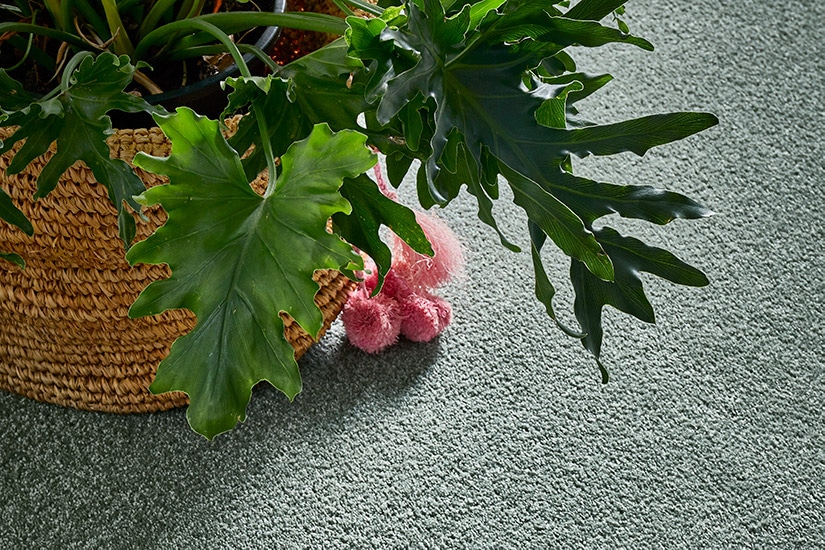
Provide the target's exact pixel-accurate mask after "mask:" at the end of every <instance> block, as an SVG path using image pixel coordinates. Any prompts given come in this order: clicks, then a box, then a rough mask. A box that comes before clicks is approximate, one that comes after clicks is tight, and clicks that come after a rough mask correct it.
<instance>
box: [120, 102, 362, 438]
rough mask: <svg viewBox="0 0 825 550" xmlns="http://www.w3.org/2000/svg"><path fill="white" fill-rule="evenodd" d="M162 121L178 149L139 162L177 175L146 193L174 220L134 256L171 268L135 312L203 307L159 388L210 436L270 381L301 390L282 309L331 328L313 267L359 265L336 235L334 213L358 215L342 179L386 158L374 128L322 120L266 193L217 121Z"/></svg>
mask: <svg viewBox="0 0 825 550" xmlns="http://www.w3.org/2000/svg"><path fill="white" fill-rule="evenodd" d="M156 120H157V122H158V124H159V125H160V127H161V128H162V129H163V131H164V133H166V135H167V136H168V137H169V139H170V140H171V142H172V153H171V155H170V156H169V157H168V158H166V159H160V158H155V157H150V156H147V155H139V156H138V157H137V158H136V159H135V163H136V164H137V165H138V166H140V167H142V168H146V169H148V170H151V171H153V172H157V173H160V174H164V175H166V176H168V177H169V180H170V183H169V184H168V185H163V186H159V187H155V188H152V189H149V190H147V191H146V192H145V193H144V194H143V195H142V197H140V199H139V200H140V202H141V203H143V204H147V205H151V204H160V205H161V206H162V207H163V208H164V209H165V210H166V211H167V212H168V215H169V217H168V221H167V222H166V224H165V225H164V226H163V227H161V228H160V229H158V230H157V231H156V232H155V233H154V234H153V235H152V236H150V237H149V238H148V239H146V240H145V241H143V242H140V243H137V244H136V245H135V246H134V247H132V249H131V250H130V251H129V253H128V255H127V258H128V260H129V261H130V262H131V263H138V262H144V263H151V264H157V263H166V264H168V265H169V267H170V268H171V270H172V275H171V277H170V278H169V279H165V280H161V281H156V282H154V283H152V284H150V285H149V286H148V287H147V288H146V289H145V290H144V291H143V293H142V294H141V295H140V297H139V298H138V300H137V301H136V302H135V304H134V305H133V306H132V308H131V310H130V315H132V316H134V317H139V316H144V315H153V314H157V313H160V312H161V311H164V310H166V309H173V308H186V309H189V310H191V311H192V312H194V313H195V315H196V317H197V325H196V326H195V328H194V329H193V330H192V332H190V333H189V334H187V335H186V336H184V337H182V338H179V339H178V340H177V341H176V342H175V343H174V345H173V346H172V349H171V351H170V353H169V356H168V357H167V358H166V359H164V360H163V361H162V362H161V364H160V366H159V368H158V373H157V376H156V379H155V381H154V382H153V384H152V386H151V390H152V391H154V392H164V391H173V390H176V391H183V392H186V393H187V394H188V395H189V397H190V403H191V404H190V406H189V409H188V411H187V417H188V419H189V423H190V424H191V426H192V428H193V429H194V430H195V431H197V432H198V433H201V434H203V435H204V436H206V437H208V438H211V437H213V436H215V435H216V434H218V433H221V432H223V431H226V430H229V429H231V428H232V427H233V426H234V425H235V424H236V423H237V422H238V421H242V420H243V419H244V417H245V410H246V405H247V403H248V401H249V398H250V394H251V390H252V387H253V386H254V385H255V384H257V383H258V382H259V381H262V380H266V381H268V382H269V383H271V384H272V385H273V386H275V387H276V388H278V389H280V390H281V391H283V392H284V393H285V394H286V395H287V396H288V397H289V398H290V399H291V398H293V397H294V396H295V395H296V394H297V393H298V392H299V391H300V389H301V377H300V373H299V371H298V365H297V363H296V362H295V358H294V354H293V349H292V347H291V345H290V344H289V343H288V342H287V341H286V339H285V338H284V334H283V328H284V325H283V321H282V320H281V318H280V317H279V312H286V313H288V314H289V315H291V316H292V317H293V318H294V319H295V320H296V321H297V322H298V323H299V324H300V325H301V326H302V327H303V328H304V330H306V331H307V332H308V333H309V334H311V335H317V333H318V332H319V330H320V329H321V326H322V323H323V315H322V313H321V311H320V310H319V309H318V308H317V306H316V305H315V302H314V297H315V294H316V292H317V290H318V284H317V283H315V282H314V281H313V278H312V277H313V274H314V272H315V271H316V270H319V269H351V268H354V267H357V266H358V265H360V257H359V256H358V255H357V254H355V253H354V252H353V250H352V249H351V247H350V246H349V245H348V244H347V243H345V242H343V241H342V240H341V239H340V238H338V237H337V236H335V235H332V234H330V233H328V232H327V231H326V225H327V221H328V219H329V218H330V216H332V215H334V214H337V213H349V212H350V211H351V207H350V204H349V203H348V202H347V200H346V199H344V197H342V196H341V194H340V192H339V189H340V187H341V185H342V182H343V180H344V178H347V177H356V176H358V175H360V174H362V173H364V171H366V170H367V169H369V168H370V167H372V166H373V165H374V163H375V156H374V155H373V154H372V153H371V152H370V151H369V150H368V149H367V148H366V147H365V137H364V136H363V135H361V134H358V133H356V132H354V131H351V130H345V131H341V132H338V133H333V132H332V131H331V130H330V129H329V127H328V126H326V125H318V126H316V127H315V128H314V129H313V130H312V132H311V133H310V135H309V136H308V137H307V138H306V139H304V140H302V141H300V142H297V143H295V144H293V145H292V146H291V147H290V148H289V149H288V150H287V151H286V152H285V153H284V154H283V156H282V157H281V170H280V175H279V176H278V178H277V180H273V181H270V183H269V186H268V188H267V191H266V193H265V194H264V195H263V196H261V195H258V194H256V193H255V192H254V191H253V190H252V188H251V187H250V185H249V179H248V178H247V176H246V175H245V173H244V169H243V166H242V164H241V159H240V156H239V155H238V153H237V151H236V150H235V149H233V148H232V147H230V146H229V144H228V143H227V142H226V140H225V139H224V138H223V137H222V136H221V134H220V132H219V131H218V123H217V122H215V121H212V120H209V119H206V118H203V117H199V116H197V115H195V114H194V113H193V112H192V111H190V110H188V109H179V110H178V112H177V114H175V115H171V116H165V117H162V116H159V117H157V118H156Z"/></svg>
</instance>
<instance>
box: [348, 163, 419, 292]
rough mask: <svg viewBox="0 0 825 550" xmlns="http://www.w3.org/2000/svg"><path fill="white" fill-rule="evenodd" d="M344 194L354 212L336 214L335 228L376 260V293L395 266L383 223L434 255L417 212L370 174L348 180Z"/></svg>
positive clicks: (404, 239)
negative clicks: (382, 231) (388, 194)
mask: <svg viewBox="0 0 825 550" xmlns="http://www.w3.org/2000/svg"><path fill="white" fill-rule="evenodd" d="M341 195H343V196H344V198H345V199H347V200H348V201H349V202H350V204H351V205H352V212H350V213H349V214H346V213H343V212H339V213H336V214H334V215H333V216H332V221H333V223H334V224H335V231H336V233H338V234H340V235H341V236H342V237H343V238H344V239H345V240H346V241H347V242H348V243H351V244H352V245H354V246H357V247H358V248H359V249H361V250H363V251H364V252H366V253H367V254H368V255H369V256H370V257H371V258H372V259H373V260H374V261H375V264H376V266H377V267H378V285H377V286H376V288H375V290H374V292H375V293H377V292H378V291H379V290H381V286H382V285H383V283H384V276H385V275H386V274H387V272H388V271H389V270H390V267H391V266H392V252H391V251H390V249H389V247H388V246H387V245H386V244H385V243H384V241H383V240H382V239H381V236H380V234H379V231H380V229H381V226H382V225H383V226H386V227H388V228H389V229H390V230H391V231H392V232H393V233H395V234H396V235H398V237H399V238H401V239H402V240H403V241H404V242H406V243H407V244H408V245H410V247H411V248H412V249H413V250H415V251H416V252H418V253H420V254H426V255H428V256H432V255H433V249H432V246H431V245H430V242H429V241H428V240H427V235H425V234H424V231H423V230H422V229H421V226H420V225H418V222H417V221H416V220H415V212H413V211H412V210H410V209H409V208H407V207H406V206H404V205H402V204H399V203H397V202H395V201H393V200H391V199H389V198H387V197H386V196H385V195H384V194H383V193H382V192H381V190H380V189H379V188H378V185H377V184H376V183H375V182H374V181H373V180H371V179H370V178H369V177H368V176H367V175H366V174H362V175H360V176H358V177H357V178H348V179H346V180H344V185H343V186H342V187H341Z"/></svg>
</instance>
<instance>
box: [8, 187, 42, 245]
mask: <svg viewBox="0 0 825 550" xmlns="http://www.w3.org/2000/svg"><path fill="white" fill-rule="evenodd" d="M0 218H2V219H3V220H5V221H7V222H9V223H10V224H12V225H14V226H16V227H18V228H19V229H21V230H22V231H23V232H25V233H26V235H29V236H31V235H33V234H34V227H32V223H31V222H30V221H29V219H28V218H27V217H26V215H25V214H24V213H23V212H21V211H20V209H19V208H17V207H16V206H15V205H14V202H12V200H11V197H10V196H9V195H8V193H6V191H5V190H3V189H0Z"/></svg>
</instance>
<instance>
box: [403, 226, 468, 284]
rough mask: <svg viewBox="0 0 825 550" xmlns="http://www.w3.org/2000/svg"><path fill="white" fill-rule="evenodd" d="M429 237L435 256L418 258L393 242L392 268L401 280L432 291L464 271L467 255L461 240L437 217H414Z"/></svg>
mask: <svg viewBox="0 0 825 550" xmlns="http://www.w3.org/2000/svg"><path fill="white" fill-rule="evenodd" d="M415 218H416V220H417V221H418V224H419V225H420V226H421V229H423V230H424V234H425V235H427V238H428V239H429V241H430V243H431V244H432V247H433V252H435V254H434V255H433V257H429V256H425V255H423V254H419V253H418V252H416V251H415V250H413V249H412V248H410V246H409V245H407V243H405V242H404V241H402V240H401V239H399V238H395V239H394V244H393V256H394V260H395V261H394V262H393V266H394V269H395V270H396V272H397V274H398V275H399V277H401V278H402V279H405V280H406V281H408V282H409V283H410V285H412V286H414V287H416V288H419V289H424V290H432V289H434V288H436V287H438V286H441V285H442V284H444V283H446V282H447V281H449V280H450V279H452V278H453V277H455V276H456V275H459V274H460V273H461V272H462V270H463V269H464V254H463V252H462V249H461V243H460V242H459V241H458V238H457V237H456V236H455V234H454V233H453V232H452V230H451V229H450V228H449V227H448V226H447V224H446V223H444V222H443V221H441V220H440V219H438V218H436V217H435V216H432V215H429V214H424V213H421V212H418V213H416V215H415Z"/></svg>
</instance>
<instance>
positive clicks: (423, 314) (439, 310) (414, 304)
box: [400, 294, 453, 342]
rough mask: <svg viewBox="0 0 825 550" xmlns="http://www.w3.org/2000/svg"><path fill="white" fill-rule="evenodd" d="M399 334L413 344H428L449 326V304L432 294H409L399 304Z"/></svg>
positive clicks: (450, 312)
mask: <svg viewBox="0 0 825 550" xmlns="http://www.w3.org/2000/svg"><path fill="white" fill-rule="evenodd" d="M400 305H401V317H402V321H401V334H402V335H404V337H405V338H407V339H408V340H411V341H413V342H429V341H430V340H432V339H433V338H435V337H436V336H438V335H439V334H441V332H442V331H443V330H444V329H445V328H446V327H447V325H449V324H450V321H451V319H452V313H453V310H452V308H451V307H450V304H449V303H448V302H447V301H446V300H444V299H443V298H440V297H438V296H434V295H432V294H410V295H408V296H407V297H406V299H404V300H403V301H402V302H401V303H400Z"/></svg>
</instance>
